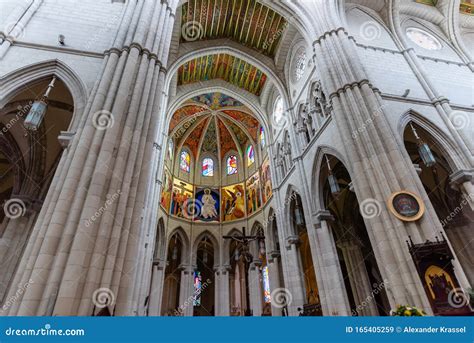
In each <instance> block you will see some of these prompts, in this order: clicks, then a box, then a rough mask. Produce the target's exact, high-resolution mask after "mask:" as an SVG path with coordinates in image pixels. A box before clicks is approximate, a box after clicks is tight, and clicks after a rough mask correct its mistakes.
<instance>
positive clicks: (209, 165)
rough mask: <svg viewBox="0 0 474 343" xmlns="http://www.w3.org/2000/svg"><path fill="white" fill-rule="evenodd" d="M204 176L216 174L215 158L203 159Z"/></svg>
mask: <svg viewBox="0 0 474 343" xmlns="http://www.w3.org/2000/svg"><path fill="white" fill-rule="evenodd" d="M202 176H214V160H213V159H212V158H205V159H203V160H202Z"/></svg>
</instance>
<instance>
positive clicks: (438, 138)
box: [397, 109, 469, 171]
mask: <svg viewBox="0 0 474 343" xmlns="http://www.w3.org/2000/svg"><path fill="white" fill-rule="evenodd" d="M410 122H413V123H415V124H416V125H418V126H420V127H421V128H423V130H425V131H426V132H427V133H428V134H429V135H430V136H431V138H432V140H433V143H434V144H435V146H436V147H437V148H438V149H439V151H441V152H442V153H443V157H444V158H445V159H446V161H447V162H448V163H449V167H450V168H451V170H453V171H456V170H458V169H462V168H463V167H465V166H468V165H469V162H468V161H466V159H465V157H464V154H463V153H462V152H461V151H460V150H459V149H458V148H457V146H456V144H454V143H453V141H452V139H451V138H449V137H448V135H447V134H446V133H445V132H444V131H443V130H442V129H441V128H440V127H439V126H437V125H436V124H435V123H433V122H432V121H431V120H429V119H428V118H426V117H425V116H423V115H422V114H421V113H419V112H417V111H414V110H413V109H410V110H408V111H407V112H405V113H404V114H403V115H402V116H401V117H400V120H399V121H398V127H397V130H398V137H399V139H400V141H401V142H402V145H403V134H404V132H405V130H406V127H407V125H408V124H409V123H410Z"/></svg>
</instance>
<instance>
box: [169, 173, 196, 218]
mask: <svg viewBox="0 0 474 343" xmlns="http://www.w3.org/2000/svg"><path fill="white" fill-rule="evenodd" d="M193 189H194V188H193V185H191V184H189V183H187V182H184V181H181V180H178V179H174V180H173V192H172V194H171V207H170V214H171V215H174V216H177V217H180V218H188V219H190V218H192V215H193V214H192V213H191V212H192V209H191V211H190V210H189V209H188V207H190V204H191V203H192V199H193Z"/></svg>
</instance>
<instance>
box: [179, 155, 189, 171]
mask: <svg viewBox="0 0 474 343" xmlns="http://www.w3.org/2000/svg"><path fill="white" fill-rule="evenodd" d="M179 169H181V170H182V171H184V172H186V173H189V171H190V170H191V156H190V155H189V153H188V152H187V151H181V155H180V158H179Z"/></svg>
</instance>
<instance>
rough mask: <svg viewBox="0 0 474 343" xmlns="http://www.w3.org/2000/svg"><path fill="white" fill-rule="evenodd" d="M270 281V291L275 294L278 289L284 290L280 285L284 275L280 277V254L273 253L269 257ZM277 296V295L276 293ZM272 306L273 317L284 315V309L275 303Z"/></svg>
mask: <svg viewBox="0 0 474 343" xmlns="http://www.w3.org/2000/svg"><path fill="white" fill-rule="evenodd" d="M268 256H269V257H268V258H267V260H268V279H269V281H270V291H271V292H273V291H274V290H276V289H279V288H283V285H281V284H280V280H281V277H282V275H280V267H279V264H280V263H281V261H280V256H281V255H280V252H278V251H272V252H270V253H269V255H268ZM274 294H275V293H274ZM271 306H272V316H276V317H278V316H281V315H282V308H281V306H278V304H276V303H275V301H272V302H271Z"/></svg>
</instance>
